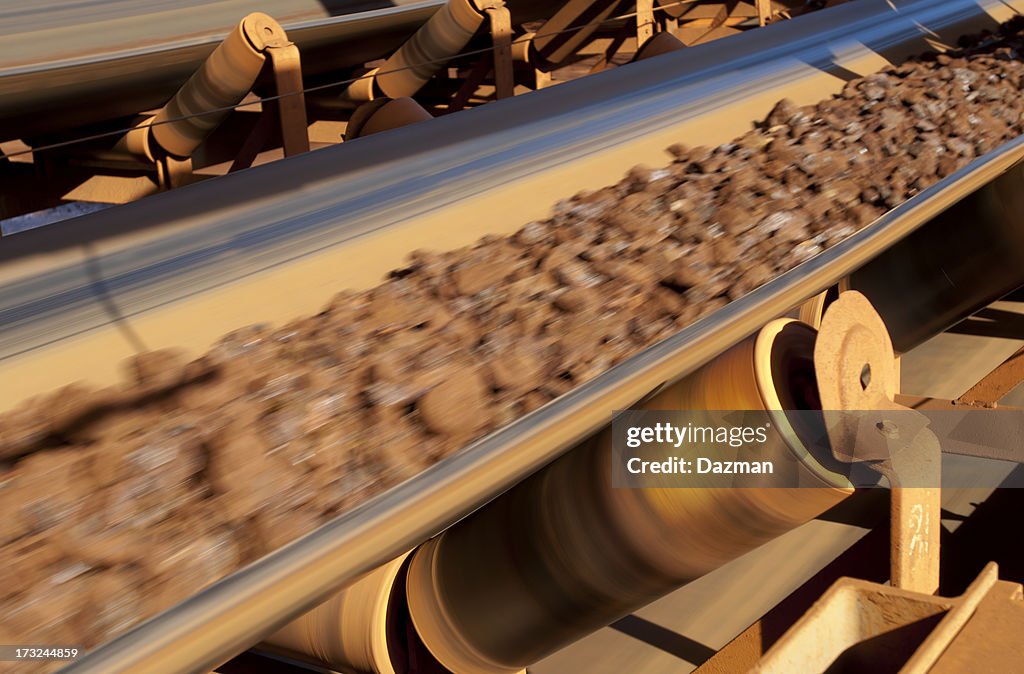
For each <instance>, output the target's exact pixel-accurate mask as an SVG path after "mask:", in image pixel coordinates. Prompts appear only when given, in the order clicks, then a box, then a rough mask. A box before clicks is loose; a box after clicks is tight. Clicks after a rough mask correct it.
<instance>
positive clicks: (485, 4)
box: [477, 0, 515, 99]
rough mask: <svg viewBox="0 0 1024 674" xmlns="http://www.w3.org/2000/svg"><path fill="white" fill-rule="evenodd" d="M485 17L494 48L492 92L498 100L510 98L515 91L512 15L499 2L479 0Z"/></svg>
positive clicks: (499, 0)
mask: <svg viewBox="0 0 1024 674" xmlns="http://www.w3.org/2000/svg"><path fill="white" fill-rule="evenodd" d="M477 5H478V6H479V7H480V9H481V10H482V11H483V12H484V13H485V14H486V15H487V19H488V21H489V23H490V29H491V44H492V45H493V46H494V90H495V92H494V93H495V96H496V97H497V98H499V99H501V98H510V97H511V96H512V95H513V92H514V89H515V80H514V78H513V71H512V15H511V14H510V13H509V11H508V7H506V6H505V3H504V2H501V0H479V1H478V2H477Z"/></svg>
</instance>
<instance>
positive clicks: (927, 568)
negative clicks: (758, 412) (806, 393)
mask: <svg viewBox="0 0 1024 674" xmlns="http://www.w3.org/2000/svg"><path fill="white" fill-rule="evenodd" d="M814 369H815V373H816V377H817V379H818V390H819V395H820V397H821V406H822V409H823V410H824V416H825V426H826V430H827V433H828V438H829V441H830V443H831V446H832V452H833V454H834V455H835V457H836V458H837V459H839V460H841V461H845V462H847V463H853V462H863V463H864V464H865V465H867V466H868V467H869V468H871V469H872V470H874V471H876V472H878V473H879V474H881V475H882V476H884V477H885V478H886V479H888V481H889V485H890V487H891V506H890V520H891V533H890V536H891V538H890V544H891V558H890V571H891V581H892V584H893V585H894V586H896V587H900V588H904V589H908V590H913V591H916V592H924V593H929V594H931V593H934V592H935V591H937V590H938V587H939V535H940V531H941V511H940V507H941V501H940V497H941V489H940V477H941V465H942V453H941V448H940V446H939V442H938V439H937V438H936V437H935V434H934V433H932V432H931V431H930V430H929V429H928V428H927V425H928V419H927V417H925V416H924V415H923V414H920V413H919V412H915V411H914V410H911V409H910V408H906V407H903V406H901V405H898V404H896V403H895V402H894V398H895V395H896V370H895V355H894V353H893V348H892V341H891V340H890V339H889V334H888V332H887V331H886V329H885V324H884V323H883V322H882V319H881V318H880V317H879V316H878V314H877V313H876V312H875V310H874V308H873V307H872V306H871V303H870V302H868V300H867V299H866V298H865V297H864V296H863V295H861V294H860V293H857V292H853V291H850V292H845V293H842V294H840V296H839V299H837V300H836V301H835V302H833V303H832V304H831V305H830V306H829V308H828V309H827V310H826V311H825V315H824V316H823V317H822V321H821V329H820V330H819V332H818V339H817V341H816V342H815V347H814ZM893 419H898V420H899V421H898V423H897V422H896V421H893Z"/></svg>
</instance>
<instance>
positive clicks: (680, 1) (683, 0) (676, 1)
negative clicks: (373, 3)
mask: <svg viewBox="0 0 1024 674" xmlns="http://www.w3.org/2000/svg"><path fill="white" fill-rule="evenodd" d="M699 1H700V0H673V2H666V3H659V4H658V6H657V7H656V8H655V9H665V8H668V7H676V6H679V5H690V4H694V3H696V2H699ZM639 15H640V12H638V11H634V12H629V13H627V14H620V15H618V16H612V17H608V18H606V19H602V20H601V21H591V22H589V23H584V24H580V25H579V26H569V27H568V28H563V29H562V30H557V31H554V32H551V33H543V34H535V35H531V36H529V37H528V36H526V35H523V36H521V37H519V38H516V39H515V40H512V42H511V43H510V44H511V45H515V44H519V43H521V42H529V41H530V40H536V39H537V38H539V37H552V36H555V35H561V34H562V33H571V32H575V31H578V30H583V29H584V28H589V27H591V26H600V25H603V24H606V23H611V22H613V21H621V20H622V19H631V18H634V17H637V16H639ZM496 49H497V47H495V46H490V47H484V48H481V49H473V50H470V51H465V52H460V53H458V54H455V55H453V56H447V57H445V58H441V59H434V60H431V61H423V62H420V63H414V64H411V65H407V66H402V67H401V68H395V69H393V70H386V71H384V72H381V71H379V70H378V71H375V72H371V73H366V74H364V75H360V76H359V77H353V78H350V79H346V80H338V81H336V82H328V83H325V84H318V85H316V86H312V87H307V88H304V89H300V90H299V91H289V92H286V93H283V94H276V95H274V96H266V97H264V98H258V99H256V100H249V101H244V102H242V103H236V104H234V105H227V106H224V107H221V108H213V109H211V110H202V111H200V112H193V113H190V114H187V115H182V116H180V117H170V118H167V119H162V120H160V121H155V118H154V119H151V120H150V121H149V123H147V124H140V125H138V126H132V127H128V128H126V129H117V130H115V131H104V132H102V133H96V134H93V135H91V136H83V137H81V138H76V139H73V140H65V141H61V142H59V143H51V144H49V145H40V146H39V147H34V148H30V149H28V150H18V151H17V152H11V153H9V154H0V159H3V158H11V157H18V156H21V155H26V154H34V153H36V152H46V151H47V150H55V149H58V148H62V147H68V146H71V145H78V144H80V143H87V142H89V141H92V140H99V139H101V138H110V137H113V136H123V135H125V134H127V133H129V132H131V131H137V130H141V129H147V128H152V127H154V126H160V125H163V124H171V123H173V122H181V121H185V120H187V119H193V118H195V117H203V116H205V115H215V114H218V113H221V112H230V111H232V110H237V109H239V108H245V107H248V106H251V105H255V104H257V103H261V104H262V103H270V102H272V101H277V100H281V99H282V98H286V97H288V96H298V95H299V94H303V95H305V94H307V93H310V92H315V91H323V90H324V89H332V88H334V87H340V86H343V85H346V84H352V83H354V82H358V81H360V80H364V79H370V78H373V77H379V76H381V75H390V74H391V73H398V72H402V71H403V70H412V69H414V68H419V67H420V66H426V65H435V64H440V63H447V62H448V61H452V60H454V59H457V58H460V57H464V56H476V55H479V54H486V53H487V52H491V51H495V50H496Z"/></svg>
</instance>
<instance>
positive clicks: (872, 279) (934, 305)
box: [840, 163, 1024, 353]
mask: <svg viewBox="0 0 1024 674" xmlns="http://www.w3.org/2000/svg"><path fill="white" fill-rule="evenodd" d="M1022 179H1024V165H1022V164H1020V163H1018V164H1015V165H1014V166H1013V167H1011V168H1010V169H1008V170H1007V171H1006V172H1005V173H1002V174H1000V175H999V177H997V178H996V179H995V180H992V181H990V182H988V183H986V184H985V185H984V186H983V187H981V188H979V189H978V190H976V191H975V192H972V193H971V194H969V195H968V196H966V197H965V198H963V199H962V200H960V201H959V202H957V203H956V204H954V205H953V206H950V207H949V208H948V209H947V210H945V211H943V212H942V213H940V214H939V215H937V216H935V218H934V219H932V220H931V221H930V222H928V223H927V224H926V225H924V226H923V227H920V228H919V229H917V230H915V231H914V232H912V233H911V234H910V235H909V236H907V237H906V238H905V239H903V240H901V241H899V242H897V243H896V244H894V245H893V246H891V247H889V248H888V249H886V250H884V251H882V252H881V253H879V254H878V255H877V256H876V257H875V258H873V259H872V260H871V262H868V263H867V264H866V265H864V266H863V267H861V268H860V269H858V270H857V271H855V272H853V274H851V275H850V277H849V278H847V279H845V280H844V281H843V282H841V283H840V287H841V288H842V289H843V290H857V291H859V292H861V293H863V294H864V295H865V296H866V297H867V298H868V300H870V301H871V304H872V305H873V306H874V307H875V309H876V310H877V311H878V313H879V315H880V316H881V317H882V320H883V321H884V322H885V327H886V328H887V329H888V331H889V334H890V335H891V336H892V343H893V346H894V347H895V348H896V351H898V352H900V353H906V352H907V351H910V350H911V349H912V348H914V347H915V346H917V345H918V344H921V343H922V342H924V341H925V340H927V339H929V338H931V337H933V336H935V335H937V334H939V333H940V332H942V331H943V330H946V329H947V328H949V327H952V326H953V325H955V324H956V323H958V322H959V321H961V320H962V319H964V318H966V317H967V316H969V315H971V314H973V313H974V312H976V311H978V310H979V309H982V308H983V307H986V306H988V305H989V304H991V303H992V302H994V301H996V300H998V299H999V298H1001V297H1003V296H1004V295H1007V294H1008V293H1011V292H1013V291H1014V290H1016V289H1017V288H1019V287H1021V286H1022V285H1024V265H1022V264H1021V260H1022V259H1024V227H1021V226H1020V223H1021V218H1022V217H1024V190H1022V189H1021V187H1020V186H1021V181H1022Z"/></svg>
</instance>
